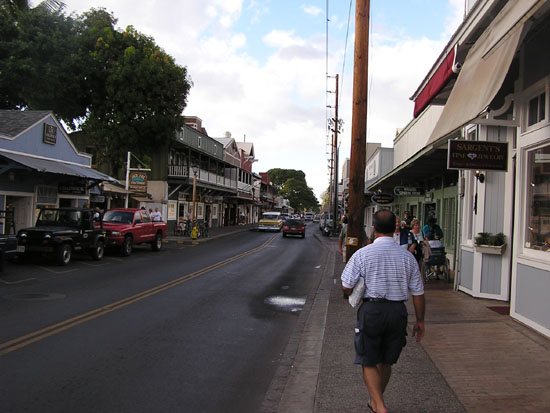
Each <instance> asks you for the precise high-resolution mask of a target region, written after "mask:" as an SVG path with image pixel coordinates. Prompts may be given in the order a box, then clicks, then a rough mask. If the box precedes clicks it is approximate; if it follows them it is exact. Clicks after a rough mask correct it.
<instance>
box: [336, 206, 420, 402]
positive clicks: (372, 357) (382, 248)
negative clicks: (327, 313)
mask: <svg viewBox="0 0 550 413" xmlns="http://www.w3.org/2000/svg"><path fill="white" fill-rule="evenodd" d="M395 227H396V218H395V215H394V214H393V213H392V212H391V211H388V210H381V211H378V212H377V213H376V214H374V230H375V236H376V239H375V240H374V242H373V243H372V244H370V245H367V246H366V247H364V248H361V249H360V250H358V251H357V252H356V253H355V254H353V256H352V257H351V258H350V260H349V262H348V263H347V265H346V267H345V268H344V271H343V272H342V276H341V280H342V289H343V290H344V293H345V294H346V295H348V296H349V295H350V294H351V293H352V291H353V287H354V286H355V284H356V283H357V281H358V280H359V277H363V279H364V280H365V292H364V294H363V303H362V305H361V306H360V307H359V309H358V311H357V327H356V329H355V331H356V333H355V352H356V357H355V364H361V365H362V368H363V379H364V381H365V385H366V387H367V390H368V392H369V395H370V401H369V403H368V407H369V409H370V410H372V411H373V412H379V413H386V412H387V411H388V409H387V408H386V405H385V403H384V398H383V394H384V390H385V389H386V386H387V385H388V382H389V380H390V376H391V366H392V365H393V364H395V363H396V362H397V360H398V359H399V355H400V354H401V350H402V349H403V347H404V346H405V344H406V335H407V308H406V307H405V301H407V299H408V291H410V292H411V294H412V299H413V304H414V309H415V313H416V323H415V325H414V327H413V329H412V334H413V336H414V337H416V341H417V342H419V341H420V340H422V338H423V337H424V311H425V301H424V285H423V283H422V277H421V275H420V271H419V269H418V265H417V263H416V260H415V259H414V257H413V255H412V254H411V253H410V252H408V251H407V250H406V249H403V248H401V247H400V246H399V245H397V244H396V243H395V242H394V241H393V239H392V238H393V233H394V230H395Z"/></svg>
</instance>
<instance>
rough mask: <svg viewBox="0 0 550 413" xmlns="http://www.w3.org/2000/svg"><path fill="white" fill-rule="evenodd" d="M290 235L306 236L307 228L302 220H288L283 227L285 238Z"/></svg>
mask: <svg viewBox="0 0 550 413" xmlns="http://www.w3.org/2000/svg"><path fill="white" fill-rule="evenodd" d="M288 235H300V236H301V237H302V238H305V236H306V226H305V224H304V222H303V221H302V220H301V219H287V220H286V221H285V223H284V225H283V238H285V237H287V236H288Z"/></svg>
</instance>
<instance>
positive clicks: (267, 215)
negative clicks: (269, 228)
mask: <svg viewBox="0 0 550 413" xmlns="http://www.w3.org/2000/svg"><path fill="white" fill-rule="evenodd" d="M262 218H263V219H279V215H277V214H264V215H263V217H262Z"/></svg>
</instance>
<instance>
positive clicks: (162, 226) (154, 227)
mask: <svg viewBox="0 0 550 413" xmlns="http://www.w3.org/2000/svg"><path fill="white" fill-rule="evenodd" d="M102 222H103V228H104V229H105V230H106V231H107V246H109V247H116V248H120V254H121V255H122V256H124V257H127V256H128V255H130V254H131V253H132V249H133V246H134V245H137V244H143V243H150V244H151V248H152V249H153V251H160V249H161V248H162V239H163V238H165V237H166V222H156V221H155V222H153V221H152V220H151V217H150V216H149V213H148V212H147V211H146V210H144V209H132V208H117V209H109V210H107V211H106V212H105V214H104V215H103V219H102Z"/></svg>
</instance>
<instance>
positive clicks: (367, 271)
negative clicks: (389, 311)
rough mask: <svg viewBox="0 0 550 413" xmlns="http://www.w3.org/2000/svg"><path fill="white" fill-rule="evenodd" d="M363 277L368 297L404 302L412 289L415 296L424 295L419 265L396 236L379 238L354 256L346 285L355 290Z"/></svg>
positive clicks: (345, 276) (346, 271) (344, 274)
mask: <svg viewBox="0 0 550 413" xmlns="http://www.w3.org/2000/svg"><path fill="white" fill-rule="evenodd" d="M359 277H364V279H365V287H366V288H365V294H364V297H365V298H367V297H368V298H385V299H387V300H391V301H404V300H407V298H408V291H409V290H410V291H411V294H412V295H422V294H424V284H423V283H422V277H421V275H420V270H419V269H418V263H417V262H416V260H415V258H414V256H413V255H412V254H411V253H410V252H409V251H408V250H406V249H403V248H402V247H400V246H398V245H396V244H395V242H394V241H393V238H392V237H386V236H384V237H378V238H376V239H375V240H374V242H373V243H372V244H370V245H367V246H366V247H364V248H361V249H360V250H358V251H357V252H356V253H355V254H353V256H352V257H351V258H350V260H349V261H348V263H347V265H346V267H345V268H344V271H343V272H342V277H341V278H342V285H343V286H344V287H346V288H353V286H354V285H355V284H356V283H357V280H358V279H359Z"/></svg>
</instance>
